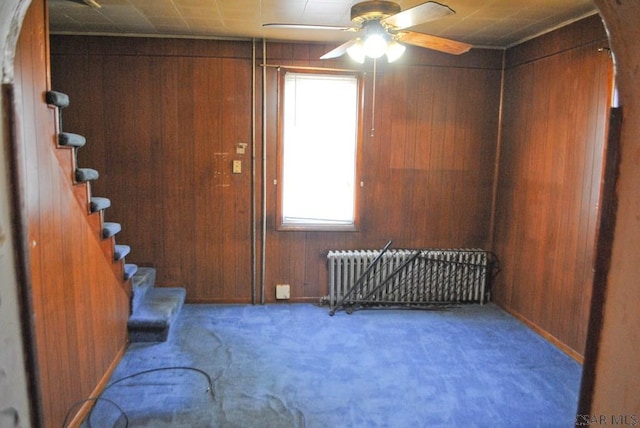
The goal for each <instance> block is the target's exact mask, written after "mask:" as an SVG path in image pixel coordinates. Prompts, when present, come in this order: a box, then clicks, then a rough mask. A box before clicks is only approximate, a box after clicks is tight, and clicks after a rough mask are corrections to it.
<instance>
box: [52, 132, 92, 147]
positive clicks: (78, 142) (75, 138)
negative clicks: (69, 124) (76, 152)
mask: <svg viewBox="0 0 640 428" xmlns="http://www.w3.org/2000/svg"><path fill="white" fill-rule="evenodd" d="M86 142H87V140H86V139H85V138H84V137H83V136H82V135H78V134H73V133H71V132H61V133H60V134H58V144H60V145H61V146H67V147H75V148H79V147H82V146H84V145H85V144H86Z"/></svg>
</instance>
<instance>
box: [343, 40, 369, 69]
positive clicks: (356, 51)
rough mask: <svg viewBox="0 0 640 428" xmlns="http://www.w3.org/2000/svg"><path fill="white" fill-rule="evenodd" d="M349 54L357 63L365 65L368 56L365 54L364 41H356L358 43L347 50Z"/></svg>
mask: <svg viewBox="0 0 640 428" xmlns="http://www.w3.org/2000/svg"><path fill="white" fill-rule="evenodd" d="M347 54H348V55H349V56H350V57H351V59H352V60H354V61H355V62H357V63H359V64H364V60H365V57H366V54H365V51H364V45H363V43H362V40H360V39H358V40H357V41H356V43H354V44H353V45H351V46H349V47H348V48H347Z"/></svg>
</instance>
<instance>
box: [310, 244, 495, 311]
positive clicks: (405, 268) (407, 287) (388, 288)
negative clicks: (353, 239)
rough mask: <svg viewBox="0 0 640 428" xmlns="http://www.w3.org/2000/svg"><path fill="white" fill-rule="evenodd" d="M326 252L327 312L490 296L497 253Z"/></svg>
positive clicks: (482, 299) (473, 300)
mask: <svg viewBox="0 0 640 428" xmlns="http://www.w3.org/2000/svg"><path fill="white" fill-rule="evenodd" d="M390 246H391V241H389V242H388V243H387V245H386V246H385V247H384V248H383V249H382V250H348V251H345V250H339V251H329V253H328V255H327V260H328V268H329V274H328V278H329V295H328V296H326V297H324V298H323V299H322V302H323V303H325V304H328V305H329V314H330V315H333V314H335V311H336V310H338V309H340V308H344V309H346V310H347V312H348V313H351V312H352V310H353V309H354V308H362V307H366V306H416V307H420V306H422V307H427V306H435V305H447V304H458V303H480V304H483V303H485V302H487V301H488V300H489V297H490V291H491V280H492V279H493V278H494V277H495V275H496V274H497V273H498V271H499V262H498V259H497V257H496V256H495V255H494V254H493V253H491V252H489V251H485V250H479V249H411V250H402V249H390V248H389V247H390Z"/></svg>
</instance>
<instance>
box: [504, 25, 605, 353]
mask: <svg viewBox="0 0 640 428" xmlns="http://www.w3.org/2000/svg"><path fill="white" fill-rule="evenodd" d="M606 46H607V38H606V34H605V32H604V29H603V27H602V24H601V23H600V20H599V17H598V16H594V17H591V18H588V19H586V20H583V21H580V22H578V23H576V24H574V25H571V26H569V27H565V28H563V29H560V30H558V31H556V32H553V33H550V34H548V35H545V36H543V37H540V38H538V39H535V40H533V41H530V42H528V43H525V44H523V45H520V46H518V47H515V48H512V49H510V50H508V51H507V58H506V64H507V67H506V70H505V76H506V80H505V91H504V93H505V96H504V119H503V128H502V129H503V132H502V142H501V153H500V174H499V186H498V192H497V195H498V204H497V213H496V227H495V251H496V252H497V254H499V256H500V259H501V262H502V273H501V274H500V276H499V277H498V283H497V284H496V287H495V300H496V301H497V302H498V303H499V304H500V305H502V306H503V307H505V308H506V309H507V310H509V311H510V312H512V313H514V314H516V315H517V316H519V317H520V318H522V319H523V320H525V321H526V322H527V323H529V324H530V325H532V326H534V327H535V328H536V329H538V330H539V331H541V332H543V334H545V335H547V336H548V337H550V338H551V339H552V340H554V341H555V342H556V343H559V344H561V345H562V346H563V347H565V349H566V350H567V351H568V352H570V353H573V354H574V355H576V354H578V355H583V353H584V345H585V340H586V329H587V323H588V317H589V305H590V301H591V289H592V282H593V262H594V257H595V254H594V248H595V237H596V228H597V224H598V214H599V213H598V203H599V195H600V180H601V175H602V163H603V153H604V150H605V147H604V145H605V140H606V137H605V134H606V123H607V117H608V106H609V98H610V80H611V72H612V65H611V59H610V58H609V56H608V54H607V52H606V50H605V51H603V52H599V51H598V48H601V47H606Z"/></svg>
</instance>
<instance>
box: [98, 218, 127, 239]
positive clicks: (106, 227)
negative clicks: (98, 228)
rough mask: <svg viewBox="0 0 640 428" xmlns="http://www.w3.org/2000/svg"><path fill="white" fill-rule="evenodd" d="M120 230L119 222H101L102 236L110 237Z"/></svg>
mask: <svg viewBox="0 0 640 428" xmlns="http://www.w3.org/2000/svg"><path fill="white" fill-rule="evenodd" d="M121 230H122V226H120V223H110V222H104V223H102V238H103V239H107V238H110V237H112V236H114V235H116V234H118V233H119V232H120V231H121Z"/></svg>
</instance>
